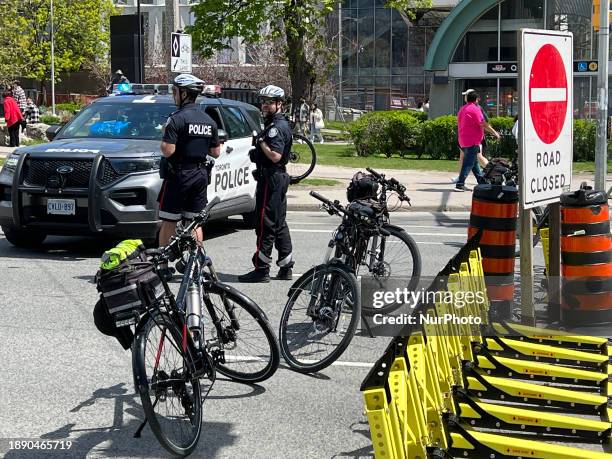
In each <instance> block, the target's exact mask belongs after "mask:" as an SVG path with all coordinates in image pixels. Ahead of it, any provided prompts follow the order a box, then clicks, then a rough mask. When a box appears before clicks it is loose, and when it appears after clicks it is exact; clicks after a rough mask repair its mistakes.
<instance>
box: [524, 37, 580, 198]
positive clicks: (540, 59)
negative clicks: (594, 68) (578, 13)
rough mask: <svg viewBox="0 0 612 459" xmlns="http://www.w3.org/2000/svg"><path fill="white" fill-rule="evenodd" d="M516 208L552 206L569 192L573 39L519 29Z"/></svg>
mask: <svg viewBox="0 0 612 459" xmlns="http://www.w3.org/2000/svg"><path fill="white" fill-rule="evenodd" d="M520 41H521V61H520V63H519V68H520V69H521V70H520V73H521V92H520V98H521V101H522V103H521V114H520V117H519V119H520V122H519V126H520V141H521V163H520V164H521V167H520V169H521V192H520V194H521V203H522V205H523V209H530V208H532V207H536V206H541V205H544V204H550V203H553V202H558V201H559V198H560V196H561V194H562V193H564V192H566V191H569V189H570V186H571V180H572V156H573V148H572V147H573V144H572V142H573V73H572V70H573V61H572V52H573V48H572V42H573V36H572V34H571V33H568V32H556V31H550V30H533V29H523V30H521V40H520Z"/></svg>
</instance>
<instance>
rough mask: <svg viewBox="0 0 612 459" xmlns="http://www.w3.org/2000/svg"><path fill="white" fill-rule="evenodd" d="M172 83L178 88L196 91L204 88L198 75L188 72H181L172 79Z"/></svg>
mask: <svg viewBox="0 0 612 459" xmlns="http://www.w3.org/2000/svg"><path fill="white" fill-rule="evenodd" d="M172 84H173V85H174V86H177V87H179V88H182V89H188V90H191V91H195V92H198V93H200V92H202V91H203V90H204V82H203V81H202V80H200V79H199V78H198V77H195V76H193V75H191V74H189V73H181V74H180V75H178V76H177V77H176V78H175V79H174V81H173V82H172Z"/></svg>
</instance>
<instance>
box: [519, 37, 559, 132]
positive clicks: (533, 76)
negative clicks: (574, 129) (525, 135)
mask: <svg viewBox="0 0 612 459" xmlns="http://www.w3.org/2000/svg"><path fill="white" fill-rule="evenodd" d="M567 99H568V91H567V75H566V73H565V64H564V62H563V58H562V57H561V54H560V53H559V51H558V50H557V48H555V47H554V46H553V45H550V44H547V45H544V46H542V47H541V48H540V50H539V51H538V53H537V54H536V57H535V59H534V60H533V64H532V66H531V73H530V76H529V110H530V112H531V121H532V122H533V126H534V128H535V131H536V133H537V134H538V137H539V138H540V140H541V141H542V142H544V143H546V144H550V143H553V142H554V141H555V140H557V138H558V137H559V134H561V131H562V130H563V126H564V124H565V116H566V114H567V105H568V100H567Z"/></svg>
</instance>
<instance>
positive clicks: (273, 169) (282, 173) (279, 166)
mask: <svg viewBox="0 0 612 459" xmlns="http://www.w3.org/2000/svg"><path fill="white" fill-rule="evenodd" d="M259 97H260V99H261V104H262V112H263V114H264V118H265V123H266V126H265V128H264V130H263V131H262V132H261V133H260V134H259V135H257V136H256V137H255V138H254V139H253V142H254V147H255V148H254V149H253V150H251V154H250V155H251V161H253V162H254V163H255V164H256V165H257V170H256V171H255V179H256V180H257V190H256V208H255V210H256V212H257V222H258V223H257V226H256V229H255V234H256V235H257V249H256V251H255V254H254V255H253V259H252V261H253V266H254V267H255V269H254V270H253V271H251V272H249V273H247V274H245V275H243V276H239V277H238V280H239V281H240V282H269V281H270V264H271V263H272V247H273V246H276V250H277V251H278V261H277V262H276V264H277V265H278V266H279V267H280V269H279V271H278V275H277V279H282V280H290V279H291V277H292V272H291V268H292V267H293V257H292V253H291V252H292V247H291V236H290V235H289V227H288V226H287V222H286V221H285V218H286V215H287V188H288V186H289V174H287V170H286V165H287V163H288V162H289V154H290V152H291V144H292V141H293V135H292V132H291V127H290V126H289V123H288V122H287V119H286V118H285V117H284V116H283V114H282V108H283V99H284V97H285V92H284V91H283V90H282V89H281V88H279V87H278V86H272V85H269V86H266V87H265V88H263V89H262V90H261V91H260V92H259Z"/></svg>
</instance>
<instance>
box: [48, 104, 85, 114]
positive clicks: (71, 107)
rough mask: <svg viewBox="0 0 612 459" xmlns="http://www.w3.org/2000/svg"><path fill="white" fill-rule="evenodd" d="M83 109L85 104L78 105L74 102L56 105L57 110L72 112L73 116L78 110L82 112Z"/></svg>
mask: <svg viewBox="0 0 612 459" xmlns="http://www.w3.org/2000/svg"><path fill="white" fill-rule="evenodd" d="M81 108H83V104H77V103H74V102H69V103H65V104H56V105H55V109H56V110H59V111H61V110H64V111H67V112H70V113H72V114H75V113H76V112H77V110H80V109H81Z"/></svg>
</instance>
